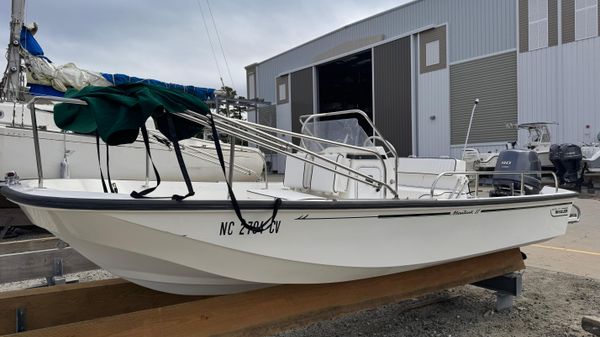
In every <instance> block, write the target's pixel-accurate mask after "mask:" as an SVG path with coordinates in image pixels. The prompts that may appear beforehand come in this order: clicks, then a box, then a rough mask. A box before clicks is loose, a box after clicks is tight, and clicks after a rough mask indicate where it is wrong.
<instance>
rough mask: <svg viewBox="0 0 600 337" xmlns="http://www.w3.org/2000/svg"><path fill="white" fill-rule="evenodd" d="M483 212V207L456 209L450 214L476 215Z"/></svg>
mask: <svg viewBox="0 0 600 337" xmlns="http://www.w3.org/2000/svg"><path fill="white" fill-rule="evenodd" d="M479 213H481V209H479V208H478V209H455V210H453V211H452V212H450V215H474V214H479Z"/></svg>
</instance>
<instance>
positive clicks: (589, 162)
mask: <svg viewBox="0 0 600 337" xmlns="http://www.w3.org/2000/svg"><path fill="white" fill-rule="evenodd" d="M596 138H597V140H598V143H592V144H585V145H582V146H581V153H582V154H583V162H584V163H585V168H586V169H587V170H588V171H589V172H592V173H600V133H598V135H597V137H596Z"/></svg>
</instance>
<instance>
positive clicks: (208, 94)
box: [101, 73, 215, 101]
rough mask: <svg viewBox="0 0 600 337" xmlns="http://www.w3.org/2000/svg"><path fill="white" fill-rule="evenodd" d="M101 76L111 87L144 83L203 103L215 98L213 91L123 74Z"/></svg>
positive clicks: (104, 74) (103, 74)
mask: <svg viewBox="0 0 600 337" xmlns="http://www.w3.org/2000/svg"><path fill="white" fill-rule="evenodd" d="M101 74H102V77H104V78H105V79H106V80H107V81H109V82H110V83H112V84H113V85H120V84H131V83H146V84H152V85H156V86H159V87H163V88H167V89H174V90H178V91H183V92H185V93H188V94H192V95H194V96H196V97H198V98H200V99H202V100H205V101H206V100H208V99H212V98H214V97H215V89H210V88H202V87H195V86H193V85H181V84H175V83H166V82H162V81H158V80H153V79H146V78H139V77H133V76H129V75H125V74H106V73H101Z"/></svg>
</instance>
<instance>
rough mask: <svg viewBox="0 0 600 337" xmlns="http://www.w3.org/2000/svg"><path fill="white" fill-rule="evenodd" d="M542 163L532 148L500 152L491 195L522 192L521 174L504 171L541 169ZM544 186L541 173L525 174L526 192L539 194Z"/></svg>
mask: <svg viewBox="0 0 600 337" xmlns="http://www.w3.org/2000/svg"><path fill="white" fill-rule="evenodd" d="M541 169H542V165H541V164H540V159H539V158H538V155H537V153H536V152H535V151H531V150H504V151H502V152H500V155H499V156H498V161H497V162H496V169H495V170H494V172H498V174H494V175H493V176H492V186H493V187H494V190H493V191H491V192H490V196H491V197H503V196H512V195H520V194H521V174H519V173H515V174H509V173H502V172H531V171H541ZM500 173H502V174H500ZM541 188H542V178H541V175H540V174H534V173H530V174H525V175H524V176H523V192H524V194H537V193H539V192H540V190H541Z"/></svg>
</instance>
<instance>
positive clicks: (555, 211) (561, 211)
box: [550, 206, 569, 218]
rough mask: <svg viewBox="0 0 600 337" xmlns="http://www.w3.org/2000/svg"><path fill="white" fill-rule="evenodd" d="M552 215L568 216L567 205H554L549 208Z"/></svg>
mask: <svg viewBox="0 0 600 337" xmlns="http://www.w3.org/2000/svg"><path fill="white" fill-rule="evenodd" d="M550 215H552V217H554V218H556V217H560V216H569V206H563V207H554V208H551V209H550Z"/></svg>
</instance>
